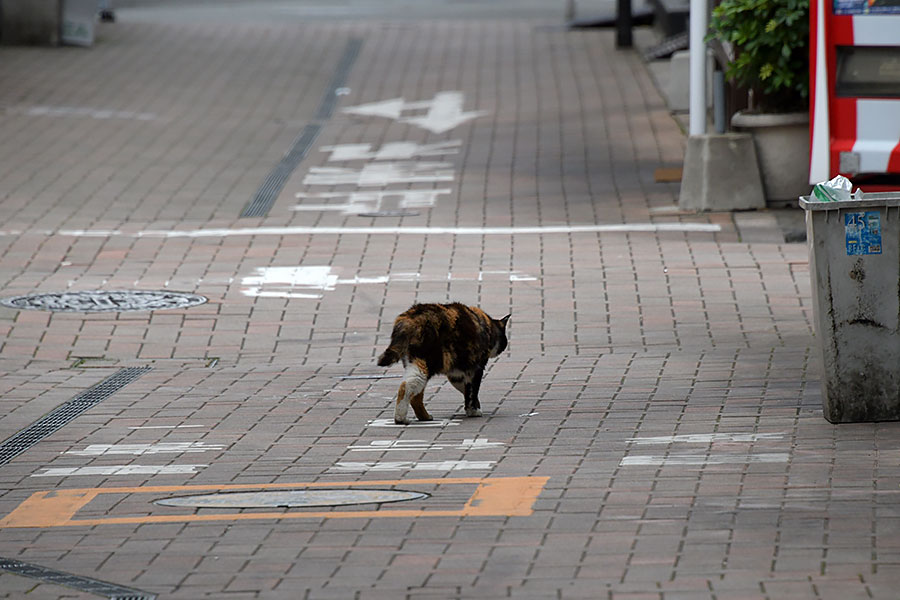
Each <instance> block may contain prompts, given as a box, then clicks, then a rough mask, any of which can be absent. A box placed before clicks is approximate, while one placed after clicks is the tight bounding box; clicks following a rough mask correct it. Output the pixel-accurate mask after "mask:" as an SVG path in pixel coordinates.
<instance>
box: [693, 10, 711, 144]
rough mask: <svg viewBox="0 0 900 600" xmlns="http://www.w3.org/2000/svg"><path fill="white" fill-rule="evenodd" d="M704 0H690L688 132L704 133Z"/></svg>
mask: <svg viewBox="0 0 900 600" xmlns="http://www.w3.org/2000/svg"><path fill="white" fill-rule="evenodd" d="M708 20H709V17H708V15H707V9H706V0H691V21H690V45H691V48H690V49H691V62H690V67H691V80H690V84H691V86H690V109H691V118H690V134H691V135H703V134H705V133H706V42H705V41H703V38H704V37H706V30H707V23H708Z"/></svg>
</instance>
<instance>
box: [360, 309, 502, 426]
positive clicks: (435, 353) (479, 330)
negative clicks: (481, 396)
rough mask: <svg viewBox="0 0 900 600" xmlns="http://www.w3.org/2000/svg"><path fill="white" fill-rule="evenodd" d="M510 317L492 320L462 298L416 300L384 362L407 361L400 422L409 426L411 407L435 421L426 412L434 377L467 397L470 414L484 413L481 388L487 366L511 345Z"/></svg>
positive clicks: (396, 323)
mask: <svg viewBox="0 0 900 600" xmlns="http://www.w3.org/2000/svg"><path fill="white" fill-rule="evenodd" d="M509 317H510V315H506V316H505V317H503V318H502V319H499V320H497V319H492V318H491V317H489V316H488V315H487V314H486V313H485V312H484V311H483V310H481V309H480V308H476V307H474V306H466V305H465V304H460V303H459V302H454V303H452V304H414V305H413V306H412V307H411V308H410V309H409V310H407V311H406V312H404V313H402V314H401V315H400V316H398V317H397V319H396V320H395V321H394V330H393V332H392V333H391V343H390V345H389V346H388V347H387V350H385V351H384V352H383V353H382V354H381V356H379V357H378V365H379V366H381V367H387V366H390V365H392V364H394V363H396V362H398V361H403V366H404V367H405V368H406V372H405V374H404V377H403V382H402V383H401V384H400V389H399V390H398V391H397V404H396V406H395V408H394V422H395V423H397V424H399V425H408V424H409V419H408V418H407V416H406V413H407V409H408V408H409V406H410V405H412V408H413V411H414V412H415V414H416V418H417V419H419V420H420V421H430V420H431V415H430V414H428V411H427V410H425V402H424V397H425V384H426V383H427V382H428V380H429V379H431V377H433V376H434V375H440V374H443V375H446V376H447V379H448V380H449V381H450V383H451V384H452V385H453V387H455V388H456V389H457V390H459V391H460V392H462V394H463V396H465V408H466V416H467V417H480V416H481V402H479V400H478V390H479V388H480V387H481V378H482V376H483V375H484V367H485V365H487V361H488V359H489V358H495V357H497V356H499V355H500V353H501V352H503V351H504V350H505V349H506V346H507V344H508V340H507V337H506V324H507V322H509Z"/></svg>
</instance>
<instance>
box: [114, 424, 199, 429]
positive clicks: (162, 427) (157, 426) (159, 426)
mask: <svg viewBox="0 0 900 600" xmlns="http://www.w3.org/2000/svg"><path fill="white" fill-rule="evenodd" d="M193 427H205V425H141V426H138V427H129V428H128V429H188V428H193Z"/></svg>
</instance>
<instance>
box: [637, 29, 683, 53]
mask: <svg viewBox="0 0 900 600" xmlns="http://www.w3.org/2000/svg"><path fill="white" fill-rule="evenodd" d="M688 42H689V38H688V33H687V32H683V33H676V34H675V35H673V36H671V37H667V38H666V39H664V40H663V41H662V42H660V43H659V44H657V45H656V46H653V47H651V48H648V49H647V50H646V51H645V52H644V60H659V59H660V58H668V57H670V56H672V55H673V54H674V53H676V52H678V51H679V50H687V48H688Z"/></svg>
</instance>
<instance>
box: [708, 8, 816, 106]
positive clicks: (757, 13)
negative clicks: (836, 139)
mask: <svg viewBox="0 0 900 600" xmlns="http://www.w3.org/2000/svg"><path fill="white" fill-rule="evenodd" d="M716 38H717V39H719V40H721V41H722V42H728V43H729V44H730V45H731V47H732V48H733V51H734V60H732V61H731V63H730V64H729V65H728V68H727V70H726V75H727V76H728V77H729V79H731V80H732V81H734V82H735V83H737V84H738V85H740V86H742V87H744V88H747V89H748V90H753V92H754V100H755V103H756V105H757V107H758V108H759V110H761V111H765V112H791V111H796V110H805V109H806V108H807V106H808V98H809V0H723V1H722V3H721V4H719V5H718V6H717V7H716V8H715V9H714V10H713V12H712V18H711V19H710V34H709V36H708V37H707V41H709V40H711V39H716Z"/></svg>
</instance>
